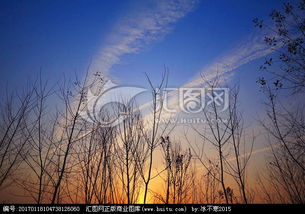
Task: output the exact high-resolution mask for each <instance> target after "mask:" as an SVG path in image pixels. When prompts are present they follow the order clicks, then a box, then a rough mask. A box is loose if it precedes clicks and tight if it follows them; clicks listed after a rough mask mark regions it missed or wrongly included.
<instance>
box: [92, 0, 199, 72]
mask: <svg viewBox="0 0 305 214" xmlns="http://www.w3.org/2000/svg"><path fill="white" fill-rule="evenodd" d="M148 3H151V4H148ZM197 4H198V0H168V1H157V0H152V1H148V2H147V5H146V6H144V7H143V8H140V9H139V8H137V9H136V10H135V11H134V12H132V13H131V14H129V15H128V16H126V17H124V18H122V19H121V21H119V22H118V23H117V24H116V25H115V27H114V30H113V32H112V33H110V35H109V40H108V41H107V43H106V45H104V46H103V47H102V48H101V49H100V51H99V52H98V54H97V55H96V57H95V58H94V59H93V62H92V66H91V71H92V72H97V71H99V72H101V73H102V74H104V75H107V74H108V72H109V70H110V69H111V68H112V66H113V65H115V64H117V63H119V61H120V59H121V57H122V56H123V55H126V54H135V53H139V52H140V51H141V50H143V48H144V47H146V46H147V45H148V44H149V43H151V42H153V41H156V40H160V39H162V38H163V37H164V36H165V35H166V34H168V33H169V32H170V30H171V26H172V24H173V23H175V22H177V21H178V20H179V19H181V18H183V17H185V16H186V15H187V14H188V13H189V12H190V11H192V10H193V9H194V7H195V6H196V5H197Z"/></svg>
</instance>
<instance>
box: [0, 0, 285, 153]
mask: <svg viewBox="0 0 305 214" xmlns="http://www.w3.org/2000/svg"><path fill="white" fill-rule="evenodd" d="M282 2H283V1H281V0H255V1H254V0H253V1H250V0H247V1H245V0H168V1H162V0H124V1H123V0H103V1H99V0H86V1H85V0H18V1H17V0H0V76H1V78H0V89H1V91H2V92H3V91H4V90H5V88H7V87H8V88H10V89H15V88H17V89H18V88H20V87H22V86H24V85H25V84H26V81H27V80H28V79H35V77H37V75H38V74H39V73H41V74H42V76H43V77H44V78H45V79H48V80H49V81H50V82H54V83H55V82H56V81H58V80H60V79H62V77H63V76H65V77H66V78H74V76H78V77H80V78H82V77H83V76H84V75H85V72H86V69H87V67H88V66H89V73H90V74H94V73H95V72H101V73H102V74H103V75H105V76H107V77H108V78H111V79H113V80H114V81H115V82H116V83H118V84H121V85H128V86H140V87H145V86H147V84H146V77H145V73H146V74H147V75H148V76H149V77H150V78H151V79H152V81H153V82H156V83H157V82H158V81H160V79H161V77H162V72H163V70H164V66H166V67H167V68H168V69H169V81H168V86H169V87H182V86H192V87H194V86H200V84H201V83H202V82H201V80H200V78H199V76H200V73H203V74H205V75H210V76H213V75H215V72H216V71H218V72H220V73H221V74H228V75H229V76H230V81H233V82H239V83H240V103H241V106H242V109H243V111H244V112H243V113H244V118H245V119H248V118H249V119H252V120H251V121H253V118H257V115H259V114H260V112H261V110H262V106H261V98H262V95H261V94H260V93H259V87H258V85H257V83H256V80H257V78H258V76H259V71H258V70H259V66H260V64H261V63H262V62H263V59H264V57H265V56H267V55H269V54H272V51H271V50H270V49H268V48H267V47H266V46H265V45H264V43H263V34H262V33H261V32H259V31H258V30H257V29H256V28H255V27H254V25H253V23H252V20H253V19H254V18H256V17H259V18H262V19H265V20H267V21H268V20H269V16H268V15H269V14H270V12H271V11H272V10H273V9H277V8H279V7H280V6H281V4H282ZM2 92H1V93H2ZM249 121H250V120H249ZM255 121H256V120H254V122H253V123H255ZM255 125H256V124H246V126H247V127H251V126H255ZM264 146H265V145H263V144H258V145H256V148H257V149H262V148H264Z"/></svg>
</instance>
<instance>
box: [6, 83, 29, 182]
mask: <svg viewBox="0 0 305 214" xmlns="http://www.w3.org/2000/svg"><path fill="white" fill-rule="evenodd" d="M34 93H35V91H34V89H33V88H32V87H30V86H29V87H28V89H26V90H25V91H24V93H23V94H17V93H12V94H8V93H7V96H6V97H7V98H6V100H4V101H3V102H2V103H1V109H0V111H1V122H0V187H4V185H5V186H8V185H9V184H10V183H11V182H9V183H5V182H6V181H8V178H11V176H12V175H13V174H14V173H15V172H16V171H17V170H18V168H19V166H20V165H21V164H22V162H23V158H22V156H25V155H26V153H27V151H28V144H29V135H27V134H26V131H25V129H26V127H27V121H28V118H29V115H30V114H31V112H32V111H33V98H34Z"/></svg>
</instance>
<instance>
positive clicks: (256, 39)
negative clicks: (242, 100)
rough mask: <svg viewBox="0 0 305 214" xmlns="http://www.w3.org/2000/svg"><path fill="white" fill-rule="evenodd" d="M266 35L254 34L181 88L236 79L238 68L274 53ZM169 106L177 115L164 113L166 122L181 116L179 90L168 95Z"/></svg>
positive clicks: (147, 117) (144, 105)
mask: <svg viewBox="0 0 305 214" xmlns="http://www.w3.org/2000/svg"><path fill="white" fill-rule="evenodd" d="M265 35H266V33H265V32H256V31H255V32H253V33H252V34H251V35H250V36H248V37H247V38H245V39H244V40H243V41H241V42H240V43H239V44H237V45H236V47H234V48H233V49H231V50H229V51H226V52H224V53H223V54H222V55H221V56H219V57H218V58H217V59H215V60H214V61H213V62H212V63H210V64H208V65H205V66H204V67H203V68H202V69H201V70H200V72H199V73H198V74H197V75H195V76H194V77H193V78H191V80H190V81H188V82H186V83H185V84H184V85H182V86H181V87H180V88H192V87H194V88H196V87H203V86H204V84H205V82H206V81H209V80H212V79H213V78H215V77H216V76H217V75H219V76H220V77H221V79H220V80H221V81H222V82H227V81H228V80H230V79H231V78H233V77H234V75H235V72H236V69H237V68H239V67H241V66H243V65H245V64H247V63H249V62H251V61H253V60H255V59H258V58H261V57H264V56H266V55H268V54H270V53H272V52H273V51H274V47H269V46H268V45H266V44H265V42H264V41H263V38H264V36H265ZM202 75H204V78H205V79H203V78H202ZM150 105H151V102H147V103H145V104H143V105H141V106H140V109H145V108H147V107H149V106H150ZM168 105H169V106H174V107H175V110H176V112H177V113H176V114H173V113H171V114H170V113H163V114H162V116H163V117H162V118H163V119H165V120H166V119H168V118H173V117H175V116H177V115H179V112H180V111H179V103H178V91H177V90H176V91H172V93H169V94H168ZM145 118H146V120H147V121H150V120H151V118H152V115H150V114H148V115H145Z"/></svg>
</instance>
